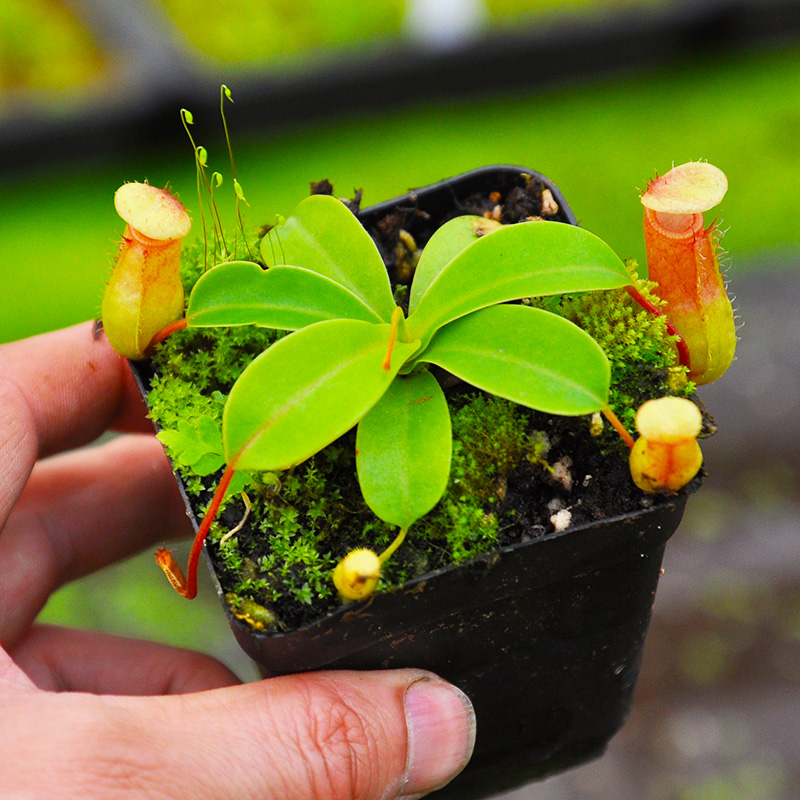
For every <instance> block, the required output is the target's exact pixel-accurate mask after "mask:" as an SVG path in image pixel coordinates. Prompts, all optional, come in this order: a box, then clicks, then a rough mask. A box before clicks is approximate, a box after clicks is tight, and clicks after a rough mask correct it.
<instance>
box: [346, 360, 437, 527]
mask: <svg viewBox="0 0 800 800" xmlns="http://www.w3.org/2000/svg"><path fill="white" fill-rule="evenodd" d="M451 452H452V438H451V431H450V412H449V410H448V408H447V400H446V399H445V396H444V393H443V392H442V390H441V387H440V386H439V384H438V382H437V381H436V379H435V378H434V377H433V375H431V374H430V372H428V371H427V370H425V371H423V372H417V373H415V374H413V375H409V376H408V377H406V378H402V377H398V378H396V379H395V380H394V381H393V383H392V385H391V386H390V387H389V389H388V391H387V392H386V394H384V395H383V397H381V399H380V400H379V401H378V402H377V403H376V404H375V406H373V407H372V408H371V409H370V411H369V412H368V413H367V414H366V415H365V416H364V418H363V419H362V420H361V422H360V423H359V424H358V432H357V434H356V466H357V468H358V480H359V483H360V484H361V491H362V492H363V494H364V499H365V500H366V501H367V505H368V506H369V507H370V508H371V509H372V510H373V511H374V512H375V514H376V515H377V516H378V517H380V518H381V519H382V520H384V521H386V522H388V523H390V524H391V525H398V526H400V527H401V528H408V527H409V526H410V525H411V524H412V523H414V522H416V521H417V520H418V519H419V518H420V517H422V516H424V515H425V514H427V513H428V512H429V511H430V510H431V509H432V508H433V507H434V506H435V505H436V503H438V502H439V500H440V499H441V497H442V495H443V494H444V490H445V489H446V488H447V480H448V477H449V476H450V457H451Z"/></svg>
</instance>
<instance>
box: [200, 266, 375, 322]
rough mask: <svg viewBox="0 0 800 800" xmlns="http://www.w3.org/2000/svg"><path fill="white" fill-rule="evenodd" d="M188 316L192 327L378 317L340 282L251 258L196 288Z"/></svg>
mask: <svg viewBox="0 0 800 800" xmlns="http://www.w3.org/2000/svg"><path fill="white" fill-rule="evenodd" d="M186 319H187V321H188V323H189V327H191V328H202V327H210V326H215V325H259V326H261V327H263V328H277V329H279V330H289V331H291V330H297V329H298V328H304V327H306V326H307V325H313V324H314V323H315V322H321V321H323V320H326V319H360V320H364V321H366V322H380V317H378V315H377V314H376V313H375V312H374V311H372V309H370V308H368V307H367V306H366V305H364V303H362V302H361V300H359V299H358V298H357V297H356V296H355V295H354V294H353V293H352V292H350V291H349V290H347V289H345V288H344V287H343V286H340V285H339V284H338V283H335V282H334V281H332V280H330V279H329V278H326V277H324V276H322V275H319V274H318V273H316V272H309V271H308V270H306V269H300V268H299V267H273V268H272V269H269V270H263V269H261V267H259V266H258V264H254V263H253V262H251V261H228V262H226V263H224V264H219V265H218V266H216V267H214V268H213V269H210V270H209V271H208V272H206V273H205V274H204V275H202V276H201V278H200V280H198V281H197V283H196V284H195V286H194V289H193V290H192V294H191V296H190V297H189V305H188V308H187V311H186Z"/></svg>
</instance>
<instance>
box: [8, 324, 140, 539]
mask: <svg viewBox="0 0 800 800" xmlns="http://www.w3.org/2000/svg"><path fill="white" fill-rule="evenodd" d="M110 427H114V428H116V429H119V430H126V431H131V432H137V431H138V432H143V431H148V430H152V426H151V425H150V423H149V422H148V421H147V419H146V417H145V408H144V403H143V401H142V400H141V398H140V396H139V393H138V390H137V389H136V384H135V382H134V380H133V376H132V375H131V372H130V368H129V366H128V363H127V361H126V360H125V359H123V358H122V357H121V356H119V355H117V354H116V353H115V352H114V351H113V350H112V348H111V346H110V345H109V343H108V340H107V339H106V337H105V336H100V337H96V336H95V335H94V332H93V326H92V323H91V322H86V323H82V324H80V325H76V326H74V327H72V328H66V329H64V330H61V331H55V332H53V333H46V334H42V335H40V336H34V337H32V338H30V339H24V340H22V341H19V342H12V343H10V344H5V345H3V346H2V347H0V453H1V454H2V455H3V462H4V466H5V467H6V469H5V470H4V472H3V473H0V475H1V476H0V487H2V489H3V491H0V526H1V525H2V523H3V521H4V520H5V519H6V516H7V515H8V512H9V511H10V509H11V507H12V506H13V504H14V503H15V502H16V500H17V498H18V497H19V494H20V492H21V491H22V489H23V487H24V485H25V482H26V481H27V479H28V475H29V474H30V471H31V469H32V468H33V465H34V463H35V462H36V460H37V459H39V458H42V457H44V456H47V455H51V454H52V453H56V452H59V451H62V450H68V449H71V448H74V447H79V446H81V445H83V444H87V443H89V442H91V441H93V440H94V439H96V438H97V437H98V436H99V435H100V434H101V433H103V431H105V430H107V429H108V428H110Z"/></svg>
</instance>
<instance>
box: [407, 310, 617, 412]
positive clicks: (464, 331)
mask: <svg viewBox="0 0 800 800" xmlns="http://www.w3.org/2000/svg"><path fill="white" fill-rule="evenodd" d="M419 360H420V361H425V362H429V363H431V364H437V365H438V366H440V367H442V368H443V369H446V370H447V371H448V372H451V373H453V375H456V376H457V377H459V378H461V379H462V380H464V381H466V382H467V383H470V384H472V385H473V386H477V387H478V388H479V389H483V390H484V391H487V392H491V393H492V394H495V395H498V396H499V397H505V398H506V399H508V400H512V401H513V402H515V403H519V404H520V405H523V406H528V407H529V408H534V409H536V410H538V411H545V412H547V413H549V414H566V415H574V414H589V413H591V412H593V411H598V410H599V409H601V408H602V407H603V406H605V405H606V404H607V402H608V401H607V397H608V387H609V381H610V368H609V365H608V359H607V358H606V356H605V354H604V353H603V351H602V350H601V349H600V346H599V345H598V344H597V342H595V341H594V339H592V337H591V336H589V334H587V333H586V332H585V331H583V330H581V329H580V328H579V327H578V326H577V325H573V324H572V323H571V322H570V321H569V320H566V319H564V318H563V317H558V316H556V315H555V314H550V313H549V312H547V311H542V310H540V309H537V308H530V307H529V306H521V305H498V306H491V307H489V308H484V309H481V310H480V311H475V312H473V313H472V314H468V315H467V316H465V317H461V318H460V319H458V320H456V321H455V322H451V323H450V324H448V325H445V326H444V327H443V328H441V329H440V330H439V331H438V332H437V333H436V335H435V336H434V337H433V339H432V340H431V343H430V346H429V347H428V348H427V349H426V350H425V351H424V353H423V354H422V356H421V357H420V359H419Z"/></svg>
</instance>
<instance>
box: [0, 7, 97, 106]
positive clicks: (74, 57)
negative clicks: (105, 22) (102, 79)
mask: <svg viewBox="0 0 800 800" xmlns="http://www.w3.org/2000/svg"><path fill="white" fill-rule="evenodd" d="M103 67H104V61H103V57H102V56H101V54H100V51H99V50H98V48H97V46H96V44H95V42H94V40H93V38H92V36H91V34H90V33H89V32H88V31H87V30H86V29H85V28H84V27H83V25H82V24H81V23H80V21H79V20H77V19H76V18H75V16H74V15H73V14H72V12H71V11H70V10H69V8H68V7H67V6H66V5H65V4H64V3H61V2H58V0H3V1H2V3H0V108H2V95H3V94H5V93H6V92H14V91H17V90H20V89H33V90H45V91H60V90H64V89H71V88H73V87H75V86H78V85H80V84H82V83H85V82H86V81H89V80H90V79H92V78H96V77H97V76H99V75H100V74H101V72H102V70H103Z"/></svg>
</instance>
